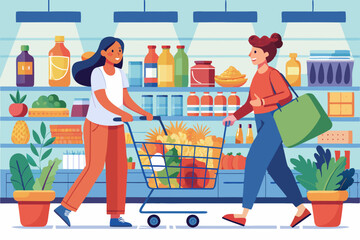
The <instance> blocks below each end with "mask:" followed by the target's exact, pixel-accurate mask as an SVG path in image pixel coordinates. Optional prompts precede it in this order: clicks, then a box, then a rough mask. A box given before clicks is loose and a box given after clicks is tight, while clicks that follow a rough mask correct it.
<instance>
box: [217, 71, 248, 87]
mask: <svg viewBox="0 0 360 240" xmlns="http://www.w3.org/2000/svg"><path fill="white" fill-rule="evenodd" d="M246 81H247V78H246V75H245V74H241V72H240V71H238V70H237V69H236V68H235V67H233V66H230V67H229V68H228V69H227V70H226V71H225V72H223V73H222V74H220V75H216V76H215V82H216V83H217V84H219V85H220V86H221V87H241V86H242V85H244V84H245V83H246Z"/></svg>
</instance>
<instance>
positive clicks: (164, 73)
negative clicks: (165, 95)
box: [158, 46, 175, 87]
mask: <svg viewBox="0 0 360 240" xmlns="http://www.w3.org/2000/svg"><path fill="white" fill-rule="evenodd" d="M162 49H163V51H162V53H161V54H160V56H159V59H158V87H174V82H175V81H174V78H175V62H174V57H173V56H172V55H171V53H170V46H162Z"/></svg>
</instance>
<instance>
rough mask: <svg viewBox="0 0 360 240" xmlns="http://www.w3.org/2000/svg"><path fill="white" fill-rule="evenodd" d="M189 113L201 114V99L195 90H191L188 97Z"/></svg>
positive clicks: (190, 114) (194, 115) (192, 114)
mask: <svg viewBox="0 0 360 240" xmlns="http://www.w3.org/2000/svg"><path fill="white" fill-rule="evenodd" d="M187 115H188V116H193V117H197V116H199V115H200V99H199V97H198V96H196V95H195V92H190V96H189V97H188V99H187Z"/></svg>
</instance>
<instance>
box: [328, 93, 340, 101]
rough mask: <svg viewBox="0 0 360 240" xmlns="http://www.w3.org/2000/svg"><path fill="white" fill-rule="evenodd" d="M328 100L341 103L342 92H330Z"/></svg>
mask: <svg viewBox="0 0 360 240" xmlns="http://www.w3.org/2000/svg"><path fill="white" fill-rule="evenodd" d="M328 102H329V103H340V102H341V93H340V92H328Z"/></svg>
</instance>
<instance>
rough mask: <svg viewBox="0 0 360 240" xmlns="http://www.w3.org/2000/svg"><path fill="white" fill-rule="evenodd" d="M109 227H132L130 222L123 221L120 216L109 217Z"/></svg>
mask: <svg viewBox="0 0 360 240" xmlns="http://www.w3.org/2000/svg"><path fill="white" fill-rule="evenodd" d="M110 227H132V225H131V223H128V222H125V220H124V219H123V218H122V217H119V218H111V219H110Z"/></svg>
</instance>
